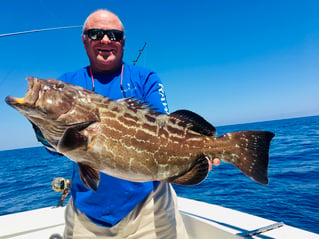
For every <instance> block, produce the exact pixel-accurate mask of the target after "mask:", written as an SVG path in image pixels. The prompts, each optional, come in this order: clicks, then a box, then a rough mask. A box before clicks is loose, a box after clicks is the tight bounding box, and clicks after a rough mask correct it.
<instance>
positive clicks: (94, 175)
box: [78, 163, 100, 191]
mask: <svg viewBox="0 0 319 239" xmlns="http://www.w3.org/2000/svg"><path fill="white" fill-rule="evenodd" d="M78 165H79V172H80V178H81V180H82V182H83V184H84V185H85V186H86V187H87V188H90V189H92V190H94V191H96V190H97V188H98V184H99V181H100V174H99V172H98V171H97V170H95V169H94V168H92V167H90V166H88V165H86V164H82V163H78Z"/></svg>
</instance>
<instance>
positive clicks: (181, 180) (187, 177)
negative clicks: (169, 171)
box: [165, 154, 209, 185]
mask: <svg viewBox="0 0 319 239" xmlns="http://www.w3.org/2000/svg"><path fill="white" fill-rule="evenodd" d="M208 172H209V163H208V159H207V158H206V156H205V155H204V154H201V155H199V156H198V158H197V159H196V160H195V163H194V165H193V166H192V168H191V169H190V170H188V171H187V172H186V173H184V174H182V175H178V176H175V177H171V178H168V179H167V180H165V181H166V182H169V183H174V184H179V185H196V184H199V183H200V182H202V181H203V180H204V179H205V178H206V177H207V174H208Z"/></svg>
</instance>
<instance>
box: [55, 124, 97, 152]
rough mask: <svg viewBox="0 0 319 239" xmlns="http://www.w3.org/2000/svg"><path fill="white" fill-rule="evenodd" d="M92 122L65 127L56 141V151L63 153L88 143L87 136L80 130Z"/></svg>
mask: <svg viewBox="0 0 319 239" xmlns="http://www.w3.org/2000/svg"><path fill="white" fill-rule="evenodd" d="M92 123H93V122H85V123H81V124H77V125H74V126H71V127H69V128H67V129H66V130H65V131H64V133H63V136H62V137H61V139H60V141H59V143H58V147H57V150H58V152H59V153H62V154H63V153H66V152H68V151H71V150H74V149H76V148H79V147H82V146H85V147H86V146H87V144H88V138H87V137H86V136H84V135H83V134H82V133H81V132H80V131H81V130H83V129H85V128H86V127H88V126H89V125H90V124H92Z"/></svg>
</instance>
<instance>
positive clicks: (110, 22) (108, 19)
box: [82, 12, 125, 72]
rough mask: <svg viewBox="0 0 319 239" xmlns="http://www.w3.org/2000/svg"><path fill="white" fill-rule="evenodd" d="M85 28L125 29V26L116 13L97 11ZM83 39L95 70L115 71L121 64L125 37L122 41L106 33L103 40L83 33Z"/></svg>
mask: <svg viewBox="0 0 319 239" xmlns="http://www.w3.org/2000/svg"><path fill="white" fill-rule="evenodd" d="M85 29H86V30H89V29H103V30H111V29H112V30H120V31H123V26H122V24H121V22H120V21H119V20H118V18H117V17H116V16H115V15H112V14H110V13H107V12H96V13H95V14H92V15H91V16H90V17H89V18H88V20H87V22H86V26H85ZM82 39H83V43H84V47H85V49H86V52H87V55H88V57H89V60H90V63H91V67H92V69H93V70H94V71H96V72H103V71H113V70H117V69H118V68H119V67H120V66H121V64H122V58H123V50H124V42H125V39H124V38H123V40H121V41H112V40H110V39H109V38H108V36H107V35H104V37H103V39H101V40H92V39H90V38H89V37H88V36H87V35H82Z"/></svg>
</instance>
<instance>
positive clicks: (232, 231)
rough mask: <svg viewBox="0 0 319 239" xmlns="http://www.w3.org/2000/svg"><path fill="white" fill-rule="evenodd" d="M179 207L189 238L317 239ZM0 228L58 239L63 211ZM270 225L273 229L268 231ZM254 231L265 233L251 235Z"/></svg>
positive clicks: (46, 211)
mask: <svg viewBox="0 0 319 239" xmlns="http://www.w3.org/2000/svg"><path fill="white" fill-rule="evenodd" d="M179 208H180V211H181V213H182V216H183V219H184V222H185V225H186V228H187V230H188V232H189V235H190V238H191V239H195V238H196V239H215V238H218V239H221V238H222V239H240V238H262V239H273V238H276V239H301V238H302V239H319V234H315V233H311V232H308V231H305V230H301V229H298V228H295V227H291V226H288V225H284V224H276V222H275V221H271V220H268V219H264V218H261V217H257V216H253V215H250V214H247V213H242V212H239V211H236V210H232V209H228V208H224V207H221V206H218V205H213V204H208V203H204V202H199V201H195V200H190V199H186V198H179ZM0 225H1V227H0V228H1V229H0V239H4V238H8V239H9V238H10V239H27V238H28V239H30V238H33V239H37V238H39V239H45V238H48V239H59V237H58V236H53V235H56V234H60V235H62V233H63V229H64V208H63V207H59V208H54V207H48V208H41V209H36V210H32V211H26V212H20V213H15V214H9V215H4V216H0ZM272 225H274V227H275V229H272V230H268V229H269V226H272ZM267 230H268V231H267ZM258 231H265V232H262V233H261V234H256V235H254V233H258ZM60 238H61V237H60Z"/></svg>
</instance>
